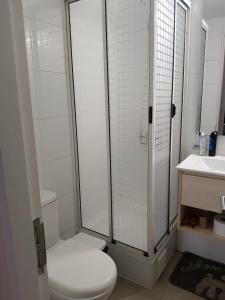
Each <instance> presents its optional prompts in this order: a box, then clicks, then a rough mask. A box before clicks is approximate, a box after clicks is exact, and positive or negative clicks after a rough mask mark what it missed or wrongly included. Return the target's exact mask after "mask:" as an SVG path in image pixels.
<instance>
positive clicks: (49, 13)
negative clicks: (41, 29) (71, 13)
mask: <svg viewBox="0 0 225 300" xmlns="http://www.w3.org/2000/svg"><path fill="white" fill-rule="evenodd" d="M27 1H29V14H30V16H31V17H32V18H35V19H38V20H41V21H45V22H47V23H50V24H54V25H57V26H61V27H62V26H63V25H64V24H63V10H64V2H63V1H62V0H27Z"/></svg>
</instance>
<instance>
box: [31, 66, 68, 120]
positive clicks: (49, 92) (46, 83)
mask: <svg viewBox="0 0 225 300" xmlns="http://www.w3.org/2000/svg"><path fill="white" fill-rule="evenodd" d="M34 81H35V97H36V102H37V114H38V117H39V118H48V117H60V116H68V114H69V108H68V107H69V106H68V94H67V83H66V75H64V74H61V73H53V72H44V71H34Z"/></svg>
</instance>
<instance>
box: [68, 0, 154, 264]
mask: <svg viewBox="0 0 225 300" xmlns="http://www.w3.org/2000/svg"><path fill="white" fill-rule="evenodd" d="M77 1H81V0H65V19H66V37H67V68H68V71H69V81H70V87H69V92H70V96H71V101H70V102H71V119H72V125H73V126H72V127H73V140H74V153H73V155H74V161H75V166H74V173H75V183H74V184H75V194H76V200H75V201H76V208H77V212H76V218H77V227H78V228H76V231H77V232H84V233H87V234H91V235H93V236H96V237H99V238H101V239H104V240H105V241H107V242H108V243H112V244H115V245H113V246H115V247H118V248H121V249H125V250H127V251H129V252H130V253H131V254H134V255H138V256H139V257H141V256H143V254H144V256H145V259H146V257H149V258H152V257H153V256H154V247H153V224H154V219H153V213H152V209H153V201H152V197H153V191H152V188H153V184H152V179H153V170H152V162H153V151H152V145H153V142H152V132H153V130H152V129H153V126H154V122H152V123H149V122H148V187H147V252H144V251H143V250H141V249H137V248H134V247H132V246H129V245H127V244H123V243H122V242H119V241H114V240H113V214H112V180H111V176H112V174H111V153H110V147H111V141H110V115H109V76H108V48H107V47H108V44H107V19H106V12H107V11H106V10H107V4H106V3H107V0H101V1H102V6H103V22H104V24H105V26H104V28H103V30H104V37H103V43H104V47H105V50H106V51H104V56H105V57H104V62H105V66H106V68H105V79H106V82H107V86H105V93H106V110H107V112H106V120H107V137H108V141H107V146H108V147H107V148H108V153H107V155H108V158H109V166H108V172H109V179H110V180H109V187H110V196H109V236H105V235H102V234H100V233H98V232H95V231H93V230H90V229H87V228H85V227H83V226H82V214H81V194H80V179H79V155H78V139H77V122H76V107H75V91H74V83H73V81H74V75H73V67H72V66H73V59H72V45H71V34H70V15H69V4H70V3H74V2H77ZM155 2H156V1H155V0H149V3H150V16H149V18H150V19H149V49H150V50H153V51H149V107H148V109H150V107H152V106H153V102H154V101H153V100H154V93H155V92H154V80H155V76H154V72H155V71H154V61H155V58H154V57H155V53H154V52H155V11H156V8H155V6H156V5H155ZM150 29H151V30H150Z"/></svg>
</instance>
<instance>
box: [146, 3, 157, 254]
mask: <svg viewBox="0 0 225 300" xmlns="http://www.w3.org/2000/svg"><path fill="white" fill-rule="evenodd" d="M149 1H150V16H149V49H150V51H149V71H150V75H149V109H150V107H151V108H152V109H151V110H152V123H151V124H150V123H149V125H148V126H149V131H148V133H149V139H148V141H149V151H148V203H147V236H148V241H147V247H148V253H149V256H150V257H153V256H154V254H155V253H154V176H153V174H154V163H153V161H154V118H155V107H154V103H155V73H156V70H155V65H156V63H155V60H156V38H155V37H156V1H157V0H149Z"/></svg>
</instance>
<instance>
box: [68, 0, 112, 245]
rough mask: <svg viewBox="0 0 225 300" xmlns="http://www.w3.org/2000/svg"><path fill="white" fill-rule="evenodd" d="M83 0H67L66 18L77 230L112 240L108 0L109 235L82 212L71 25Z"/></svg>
mask: <svg viewBox="0 0 225 300" xmlns="http://www.w3.org/2000/svg"><path fill="white" fill-rule="evenodd" d="M78 1H82V0H65V19H66V37H67V68H68V72H69V82H70V86H69V92H70V98H71V101H70V108H71V119H72V131H73V144H74V151H73V157H74V162H75V166H74V175H75V182H74V184H75V196H76V197H75V198H76V200H75V202H76V203H75V204H76V209H75V210H76V219H77V222H76V223H77V224H76V225H77V227H78V228H76V232H84V233H87V234H88V233H89V234H90V233H91V234H92V235H94V236H96V237H98V238H101V239H104V240H105V241H107V242H110V241H112V236H113V234H112V188H111V187H112V184H111V156H110V122H109V88H108V86H109V84H108V57H107V34H106V30H107V27H106V5H105V3H106V0H101V2H102V16H103V22H104V25H105V26H104V28H103V31H104V33H103V47H104V50H105V49H106V51H103V53H104V63H105V64H104V66H105V68H104V78H105V82H106V83H107V84H106V85H105V100H106V101H105V105H106V129H107V138H108V141H107V157H108V158H109V164H108V166H107V170H108V178H109V182H108V184H109V186H108V187H109V196H108V200H109V202H108V207H109V209H108V213H109V228H108V229H109V235H108V236H106V235H104V234H101V233H98V232H96V231H94V230H91V229H88V228H85V227H84V226H83V225H82V212H81V190H80V171H79V153H78V137H77V121H76V97H75V89H74V73H73V57H72V42H71V26H70V9H69V5H70V3H75V2H78Z"/></svg>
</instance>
